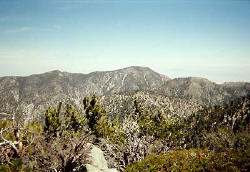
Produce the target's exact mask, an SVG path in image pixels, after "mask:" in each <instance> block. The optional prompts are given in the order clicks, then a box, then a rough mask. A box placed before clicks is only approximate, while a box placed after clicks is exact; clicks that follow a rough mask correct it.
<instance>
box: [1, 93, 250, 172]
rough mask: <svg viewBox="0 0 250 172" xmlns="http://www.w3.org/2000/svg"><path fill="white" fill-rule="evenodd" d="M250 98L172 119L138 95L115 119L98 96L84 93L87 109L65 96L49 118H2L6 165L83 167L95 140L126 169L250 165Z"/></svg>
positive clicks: (4, 168)
mask: <svg viewBox="0 0 250 172" xmlns="http://www.w3.org/2000/svg"><path fill="white" fill-rule="evenodd" d="M249 101H250V97H244V98H241V99H236V100H234V101H232V102H230V103H229V104H225V105H223V106H219V105H217V106H213V107H206V108H203V109H202V110H200V111H198V112H197V113H195V114H192V115H190V116H189V117H187V118H183V119H169V118H166V115H165V114H163V113H162V112H161V111H160V109H155V111H154V112H152V111H149V110H147V109H144V107H143V104H142V102H138V101H137V100H135V101H134V112H132V113H131V114H127V115H126V118H125V119H124V120H123V121H118V120H110V119H109V117H108V116H107V115H106V111H105V109H104V108H103V107H102V106H101V105H100V104H99V103H98V99H97V97H96V96H95V95H94V96H92V97H91V98H88V97H85V98H84V99H83V111H80V110H76V109H75V108H74V107H73V106H72V105H69V104H66V105H65V106H64V105H63V104H62V103H61V102H59V104H58V106H57V107H56V108H51V107H50V108H48V109H47V110H46V111H45V113H44V118H43V119H44V120H43V121H42V122H37V121H34V122H32V123H29V124H26V125H25V126H21V125H20V123H19V121H18V120H16V119H14V120H2V121H0V131H1V133H0V151H1V155H0V171H44V170H45V171H46V170H47V171H51V170H54V171H73V170H75V171H83V170H84V168H85V167H84V164H86V163H88V162H87V156H88V153H89V151H90V149H91V148H90V146H88V144H87V143H93V144H96V145H98V146H99V147H101V148H102V150H103V151H104V152H105V155H106V159H107V160H108V162H109V165H110V166H111V167H115V168H117V169H118V170H120V171H124V170H125V171H185V170H186V171H249V170H250V163H249V162H250V136H249V132H250V115H249V114H250V105H249Z"/></svg>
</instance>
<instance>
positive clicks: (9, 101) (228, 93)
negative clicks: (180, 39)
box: [0, 66, 250, 120]
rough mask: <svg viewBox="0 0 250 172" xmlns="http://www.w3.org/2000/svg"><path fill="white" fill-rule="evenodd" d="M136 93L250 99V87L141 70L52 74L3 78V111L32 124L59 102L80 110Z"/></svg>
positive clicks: (0, 100) (203, 100)
mask: <svg viewBox="0 0 250 172" xmlns="http://www.w3.org/2000/svg"><path fill="white" fill-rule="evenodd" d="M137 91H152V93H151V94H152V96H153V97H154V96H156V95H157V94H158V95H163V96H167V97H175V98H181V99H186V100H189V101H198V102H199V103H200V104H201V105H210V104H218V103H223V102H225V101H229V100H231V99H233V98H236V97H240V96H245V95H248V94H249V92H250V83H239V82H237V83H226V84H216V83H214V82H211V81H209V80H207V79H205V78H200V77H188V78H175V79H170V78H169V77H167V76H165V75H162V74H159V73H157V72H155V71H153V70H152V69H150V68H148V67H139V66H131V67H127V68H123V69H117V70H114V71H95V72H91V73H89V74H81V73H68V72H61V71H59V70H53V71H49V72H45V73H42V74H33V75H29V76H26V77H23V76H9V77H8V76H6V77H0V109H1V112H5V113H14V112H15V113H18V114H21V116H22V118H24V119H25V120H31V119H33V118H37V117H40V116H41V113H42V112H44V110H45V109H46V108H48V107H49V106H55V105H56V104H57V103H58V102H59V101H62V102H68V103H72V104H74V105H76V106H77V107H81V106H82V105H81V103H82V99H83V98H84V97H85V96H91V95H93V94H97V95H98V96H103V95H111V98H109V99H112V95H113V94H119V93H122V92H128V93H129V92H137ZM141 93H142V94H143V92H141ZM131 96H133V94H132V95H131ZM167 102H168V101H167ZM104 104H105V102H104ZM149 106H150V105H149Z"/></svg>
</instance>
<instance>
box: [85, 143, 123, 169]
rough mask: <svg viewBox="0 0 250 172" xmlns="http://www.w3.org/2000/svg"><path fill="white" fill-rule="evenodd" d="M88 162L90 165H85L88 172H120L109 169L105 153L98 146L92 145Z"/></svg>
mask: <svg viewBox="0 0 250 172" xmlns="http://www.w3.org/2000/svg"><path fill="white" fill-rule="evenodd" d="M88 161H89V164H86V165H85V167H86V170H87V172H118V171H117V170H116V169H113V168H112V169H109V168H108V163H107V161H106V160H105V158H104V154H103V151H102V150H101V149H100V148H98V147H97V146H94V145H92V149H91V151H90V154H89V158H88Z"/></svg>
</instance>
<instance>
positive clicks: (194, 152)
mask: <svg viewBox="0 0 250 172" xmlns="http://www.w3.org/2000/svg"><path fill="white" fill-rule="evenodd" d="M249 162H250V156H249V152H248V153H246V152H245V153H243V154H240V153H239V152H237V151H235V150H228V151H227V152H220V153H215V152H213V151H209V150H198V149H190V150H178V151H173V152H170V153H168V154H160V155H153V154H152V155H149V156H147V157H146V158H145V159H143V160H142V161H140V162H137V163H134V164H131V165H129V166H128V167H127V168H126V169H125V171H127V172H130V171H142V172H143V171H144V172H147V171H162V172H163V171H247V170H249V168H250V164H249Z"/></svg>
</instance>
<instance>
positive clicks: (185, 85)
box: [156, 77, 250, 106]
mask: <svg viewBox="0 0 250 172" xmlns="http://www.w3.org/2000/svg"><path fill="white" fill-rule="evenodd" d="M156 92H158V93H160V94H163V95H167V96H169V97H178V98H184V99H189V100H196V101H198V102H199V103H201V104H202V105H206V106H208V105H214V104H221V103H223V102H228V101H230V100H233V99H235V98H237V97H242V96H246V95H249V94H250V83H244V82H230V83H224V84H216V83H214V82H211V81H209V80H207V79H205V78H198V77H188V78H176V79H172V80H169V81H167V82H166V83H165V84H163V85H162V86H161V87H159V88H157V89H156Z"/></svg>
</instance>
